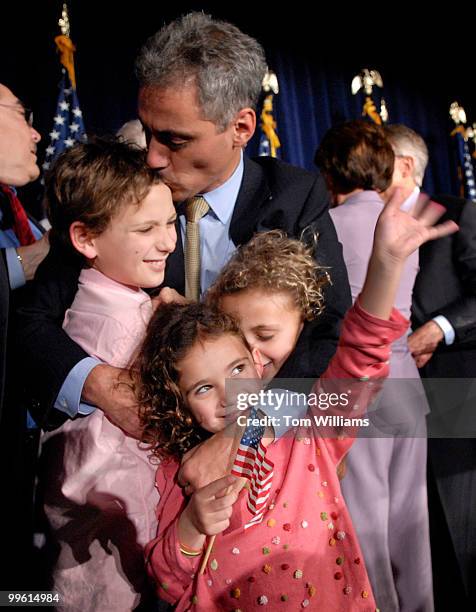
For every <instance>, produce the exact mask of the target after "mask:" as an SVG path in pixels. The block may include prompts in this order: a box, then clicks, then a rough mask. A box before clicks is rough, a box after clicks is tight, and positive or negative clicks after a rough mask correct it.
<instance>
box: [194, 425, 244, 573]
mask: <svg viewBox="0 0 476 612" xmlns="http://www.w3.org/2000/svg"><path fill="white" fill-rule="evenodd" d="M243 429H244V427H237V429H236V432H235V435H234V436H233V445H232V447H231V451H230V456H229V458H228V465H227V468H226V474H230V473H231V470H232V467H233V464H234V462H235V457H236V451H237V450H238V445H239V442H240V440H241V432H242V430H243ZM232 486H233V485H230V486H229V487H228V488H227V490H226V493H225V495H228V494H229V493H230V489H231V487H232ZM215 539H216V535H212V536H210V539H209V540H208V545H207V549H206V551H205V556H204V557H203V560H202V563H201V565H200V570H199V574H200V575H202V574H203V573H204V572H205V569H206V567H207V563H208V559H209V558H210V555H211V553H212V549H213V544H215Z"/></svg>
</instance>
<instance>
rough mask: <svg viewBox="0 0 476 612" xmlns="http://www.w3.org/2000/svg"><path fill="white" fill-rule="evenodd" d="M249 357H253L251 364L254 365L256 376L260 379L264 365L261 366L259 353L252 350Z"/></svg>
mask: <svg viewBox="0 0 476 612" xmlns="http://www.w3.org/2000/svg"><path fill="white" fill-rule="evenodd" d="M251 356H252V357H253V363H254V364H255V368H256V371H257V372H258V376H259V377H260V378H262V377H263V370H264V365H263V359H262V358H261V353H260V352H259V349H257V348H254V349H253V350H252V351H251Z"/></svg>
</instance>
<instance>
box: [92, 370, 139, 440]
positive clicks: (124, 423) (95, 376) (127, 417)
mask: <svg viewBox="0 0 476 612" xmlns="http://www.w3.org/2000/svg"><path fill="white" fill-rule="evenodd" d="M82 398H83V400H84V401H86V402H88V403H89V404H92V405H94V406H97V407H98V408H99V409H100V410H102V411H103V412H104V414H105V415H106V416H107V418H108V419H109V420H110V421H111V423H113V424H114V425H116V426H117V427H120V428H121V429H122V430H123V431H124V432H125V433H127V434H129V435H130V436H132V437H133V438H137V439H140V437H141V434H142V426H141V423H140V420H139V407H138V405H137V401H136V398H135V395H134V393H133V391H132V379H131V376H130V373H129V371H128V370H122V369H120V368H114V367H112V366H109V365H106V364H100V365H97V366H96V367H95V368H93V369H92V370H91V372H90V373H89V376H88V377H87V378H86V381H85V383H84V387H83V393H82Z"/></svg>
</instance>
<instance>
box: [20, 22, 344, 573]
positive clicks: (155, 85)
mask: <svg viewBox="0 0 476 612" xmlns="http://www.w3.org/2000/svg"><path fill="white" fill-rule="evenodd" d="M265 71H266V62H265V57H264V52H263V49H262V48H261V46H260V45H259V43H258V42H257V41H256V40H254V39H253V38H251V37H249V36H247V35H246V34H244V33H243V32H241V31H240V30H239V29H238V28H236V27H235V26H233V25H232V24H230V23H227V22H223V21H218V20H215V19H213V18H212V17H210V16H207V15H204V14H202V13H190V14H188V15H185V16H184V17H182V18H179V19H177V20H175V21H173V22H172V23H170V24H169V25H166V26H164V27H163V28H162V29H161V30H160V31H159V32H158V33H157V34H155V35H154V36H152V37H151V38H150V39H149V40H148V41H147V42H146V44H145V45H144V47H143V48H142V50H141V51H140V53H139V57H138V59H137V64H136V73H137V76H138V79H139V85H140V91H139V117H140V120H141V122H142V124H143V126H144V128H145V131H146V140H147V145H148V158H147V161H148V164H149V165H150V166H151V167H153V168H156V169H157V170H158V171H159V173H160V175H161V177H162V179H163V181H164V182H165V184H166V185H168V186H169V188H170V189H171V191H172V195H173V199H174V201H175V202H176V204H177V212H178V222H177V237H178V239H177V248H176V250H175V252H174V253H172V254H171V255H170V257H169V259H168V262H167V268H166V273H165V285H167V286H168V287H171V288H173V289H175V290H176V291H178V292H179V293H181V294H184V293H185V294H186V296H187V297H188V298H190V299H200V297H201V295H203V293H204V292H205V291H206V289H207V288H208V286H209V285H210V284H211V283H212V282H213V280H214V279H215V277H216V276H217V274H218V272H219V271H220V269H221V268H222V267H223V265H224V264H225V263H226V262H227V260H228V259H229V257H230V255H231V254H232V252H233V251H234V250H235V248H236V247H237V246H238V245H241V244H243V243H245V242H247V241H248V240H249V239H250V238H251V237H252V235H253V234H254V233H255V232H260V231H266V230H270V229H282V230H284V231H285V232H286V233H287V234H290V235H292V236H295V237H299V236H300V235H301V234H302V232H303V231H304V230H305V229H306V228H308V227H309V226H311V228H312V229H313V231H314V233H315V234H318V236H319V244H318V253H317V257H318V259H319V263H320V264H321V265H323V266H326V267H328V268H329V272H330V275H331V278H332V285H331V286H330V287H329V289H328V290H327V291H326V296H325V297H326V310H325V312H324V314H323V315H322V316H321V317H319V318H318V319H317V320H316V322H315V323H314V322H313V323H310V324H306V326H305V328H304V329H303V332H302V333H301V337H300V339H299V342H298V346H297V349H296V350H295V351H294V354H293V355H291V356H290V357H289V358H288V360H287V362H286V363H285V364H284V365H283V367H282V369H281V371H280V375H281V376H286V377H291V376H300V377H312V378H315V377H316V376H319V375H320V374H321V373H322V372H323V371H324V370H325V369H326V367H327V364H328V362H329V360H330V358H331V356H332V355H333V353H334V351H335V349H336V346H337V339H338V335H339V323H340V320H341V318H342V317H343V315H344V313H345V312H346V310H347V308H348V307H349V306H350V304H351V300H350V290H349V285H348V280H347V273H346V271H345V266H344V262H343V259H342V249H341V246H340V244H339V243H338V241H337V236H336V233H335V229H334V226H333V224H332V221H331V219H330V216H329V214H328V210H327V209H328V194H327V191H326V189H325V185H324V181H323V180H322V178H321V177H320V176H317V175H315V174H312V173H310V172H307V171H306V170H303V169H300V168H295V167H293V166H290V165H288V164H285V163H284V162H281V161H280V160H276V159H272V158H264V157H262V158H258V159H256V160H251V159H247V158H246V157H245V156H244V155H243V151H244V149H245V147H246V145H247V143H248V142H249V140H250V138H251V137H252V135H253V133H254V131H255V128H256V106H257V103H258V98H259V94H260V91H261V83H262V79H263V77H264V74H265ZM78 276H79V269H78V267H77V264H75V263H74V262H72V261H68V260H67V258H66V257H65V256H64V254H63V253H60V252H59V250H58V249H54V248H53V249H52V253H51V255H50V257H49V258H48V261H47V262H45V265H44V266H43V267H42V268H41V270H40V272H39V274H38V275H37V286H36V293H35V294H32V297H31V302H30V304H29V306H27V307H25V308H23V309H22V312H21V315H22V334H21V337H20V338H19V341H20V342H21V344H22V347H23V355H24V357H25V367H27V368H28V369H29V371H31V374H32V377H33V378H34V382H32V383H31V388H32V389H35V392H36V393H37V398H38V403H37V406H38V411H37V414H36V415H35V416H36V417H37V419H38V420H39V421H40V422H41V424H42V425H43V427H44V428H52V427H55V426H56V425H58V424H59V423H61V422H62V421H64V420H65V419H66V418H68V417H69V418H76V417H77V416H78V415H83V416H85V417H87V415H88V414H91V412H92V411H94V410H96V409H100V410H102V411H103V412H104V413H105V414H106V416H107V417H108V418H109V419H110V420H111V421H112V422H113V423H114V424H115V425H117V426H119V427H120V428H121V429H123V430H124V431H126V432H127V433H129V434H131V435H134V436H136V437H139V436H140V434H141V425H140V422H139V416H138V406H137V404H136V401H135V398H134V395H133V392H132V385H131V383H130V378H129V374H128V372H127V371H125V370H121V369H118V368H113V367H112V366H108V365H106V364H103V363H100V362H99V361H97V360H96V359H94V358H91V357H89V356H88V355H87V354H86V353H85V352H84V351H83V350H82V349H81V348H80V347H79V346H78V345H76V344H75V343H74V342H73V341H72V340H71V339H70V338H69V337H68V336H67V335H66V334H65V333H64V332H63V330H62V329H61V322H62V321H63V318H64V313H65V311H66V309H67V308H68V307H69V306H70V305H71V302H72V300H73V298H74V295H75V293H76V289H77V282H78ZM121 383H125V384H121ZM214 438H215V437H214ZM231 442H232V439H231V438H230V437H229V436H226V435H224V434H223V435H222V437H221V438H215V442H212V441H209V442H207V444H212V447H211V448H212V449H213V450H210V447H209V448H208V450H205V451H203V452H204V453H205V455H206V456H207V460H208V461H209V466H210V469H206V470H205V473H202V474H199V473H198V470H197V469H196V466H194V467H192V468H189V472H188V473H187V472H185V476H184V478H185V480H186V481H190V482H192V483H193V484H195V486H196V487H200V486H204V484H206V482H210V481H211V480H214V479H216V478H218V477H219V476H221V475H222V473H225V471H226V468H227V457H228V455H229V447H230V446H231ZM213 445H215V446H213ZM224 449H225V450H224ZM199 452H201V451H197V453H196V454H195V455H194V458H195V459H196V457H197V455H198V454H199ZM217 457H222V458H223V465H220V462H219V461H217ZM199 463H200V465H203V462H202V461H199ZM220 470H221V473H218V474H217V471H220ZM202 477H203V478H204V479H205V480H206V482H205V483H204V482H203V480H201V478H202ZM126 561H127V560H126Z"/></svg>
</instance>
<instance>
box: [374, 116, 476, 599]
mask: <svg viewBox="0 0 476 612" xmlns="http://www.w3.org/2000/svg"><path fill="white" fill-rule="evenodd" d="M385 130H386V133H387V137H388V138H389V140H390V143H391V144H392V147H393V149H394V151H395V155H396V163H395V166H396V170H395V174H394V178H393V182H392V187H395V186H412V187H414V193H413V194H412V196H411V198H410V202H409V204H408V205H409V206H410V207H411V206H413V204H414V203H415V202H416V199H417V197H418V192H419V187H420V186H421V182H422V179H423V174H424V171H425V167H426V164H427V161H428V151H427V148H426V145H425V142H424V141H423V139H422V138H421V137H420V136H419V135H418V134H416V133H415V132H414V131H413V130H411V129H410V128H408V127H406V126H404V125H390V126H386V128H385ZM432 200H435V201H436V202H439V203H440V204H442V205H444V206H445V207H446V213H445V214H444V216H443V217H442V220H443V221H446V220H448V219H450V220H452V221H455V222H456V223H457V224H458V225H459V228H460V229H459V231H458V232H456V233H455V234H453V235H452V236H448V237H446V238H443V239H442V240H440V241H438V242H434V243H432V244H429V243H428V244H426V245H424V246H423V247H421V249H420V272H419V274H418V276H417V278H416V281H415V286H414V288H413V304H412V327H413V329H414V330H415V331H414V332H413V334H411V335H410V336H409V338H408V346H409V348H410V350H411V352H412V354H413V356H414V358H415V361H416V363H417V366H418V367H419V368H421V370H420V371H421V374H422V376H423V377H425V378H432V379H446V378H461V379H463V378H470V379H474V378H475V377H476V205H475V204H474V202H470V201H468V200H464V199H462V198H457V197H453V196H448V195H442V196H432ZM443 382H444V381H443ZM439 384H441V383H440V382H435V385H439ZM445 386H447V383H445ZM451 388H452V389H456V387H454V386H453V385H452V386H451ZM458 388H459V396H458V398H456V397H454V396H453V397H448V393H447V392H446V393H444V392H443V391H444V388H443V387H440V386H438V387H435V389H434V390H433V391H432V393H431V395H429V401H430V405H431V407H432V410H433V411H437V410H438V408H442V409H443V410H444V411H445V412H447V411H448V410H449V409H450V405H449V402H452V405H451V410H452V414H453V419H454V420H455V421H458V419H460V418H461V416H464V415H462V412H461V413H458V410H459V411H462V410H464V409H465V407H466V410H467V409H468V398H466V397H465V394H466V393H467V392H468V388H469V383H468V384H465V383H464V381H462V383H461V384H460V385H458ZM470 397H471V395H470ZM441 404H443V405H442V406H441ZM461 407H462V408H461ZM440 414H441V413H440ZM430 434H431V430H430ZM440 435H441V434H440ZM448 435H449V434H448ZM460 435H461V434H460ZM468 435H471V433H469V434H468ZM428 442H429V444H428V463H429V469H428V478H429V481H428V496H429V508H430V528H431V534H430V535H431V548H432V561H433V573H434V580H433V584H434V590H435V605H436V609H437V610H438V609H441V610H447V609H450V606H451V607H454V606H455V605H456V606H457V607H458V609H464V610H469V609H474V606H475V604H476V588H475V583H474V575H475V569H476V567H475V563H476V561H475V560H476V515H475V512H474V508H475V507H476V440H475V439H474V438H459V439H450V438H440V437H435V438H433V439H430V440H429V441H428ZM471 604H472V605H471Z"/></svg>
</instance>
